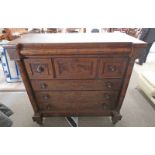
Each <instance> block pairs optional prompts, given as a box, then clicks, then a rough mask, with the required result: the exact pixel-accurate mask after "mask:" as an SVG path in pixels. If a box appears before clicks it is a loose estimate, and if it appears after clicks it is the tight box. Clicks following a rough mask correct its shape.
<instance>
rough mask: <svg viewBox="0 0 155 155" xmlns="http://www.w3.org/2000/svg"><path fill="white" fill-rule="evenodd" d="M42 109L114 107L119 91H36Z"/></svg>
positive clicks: (74, 109)
mask: <svg viewBox="0 0 155 155" xmlns="http://www.w3.org/2000/svg"><path fill="white" fill-rule="evenodd" d="M35 94H36V99H37V101H38V106H39V108H40V110H67V111H68V110H73V111H76V110H87V109H93V110H95V109H103V110H106V109H112V108H114V106H115V101H116V99H117V92H108V91H59V92H58V91H52V92H48V91H47V92H46V91H44V92H36V93H35Z"/></svg>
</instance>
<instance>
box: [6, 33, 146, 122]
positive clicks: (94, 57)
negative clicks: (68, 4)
mask: <svg viewBox="0 0 155 155" xmlns="http://www.w3.org/2000/svg"><path fill="white" fill-rule="evenodd" d="M145 47H146V43H144V42H142V41H140V40H137V39H135V38H133V37H130V36H128V35H126V34H121V33H107V34H27V35H23V36H22V37H21V38H19V39H16V40H14V41H12V42H10V43H9V45H7V46H6V48H7V50H8V53H9V55H10V58H12V59H16V60H17V62H18V65H19V69H20V73H21V76H22V79H23V82H24V84H25V87H26V90H27V93H28V96H29V98H30V101H31V103H32V106H33V109H34V113H35V114H34V117H33V120H34V121H36V122H37V123H42V118H43V117H50V116H112V121H113V123H116V122H117V121H118V120H120V119H121V115H120V109H121V106H122V103H123V99H124V97H125V93H126V90H127V87H128V84H129V80H130V76H131V73H132V68H133V65H134V60H135V59H136V58H138V57H139V56H141V54H143V49H144V48H145ZM21 104H22V103H21Z"/></svg>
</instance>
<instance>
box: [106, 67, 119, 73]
mask: <svg viewBox="0 0 155 155" xmlns="http://www.w3.org/2000/svg"><path fill="white" fill-rule="evenodd" d="M108 69H109V71H111V72H115V71H116V70H117V68H116V66H108Z"/></svg>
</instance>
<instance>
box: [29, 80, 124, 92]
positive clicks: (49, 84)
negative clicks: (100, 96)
mask: <svg viewBox="0 0 155 155" xmlns="http://www.w3.org/2000/svg"><path fill="white" fill-rule="evenodd" d="M121 82H122V80H121V79H107V80H106V79H104V80H31V84H32V87H33V89H34V90H35V91H42V90H119V89H120V87H121Z"/></svg>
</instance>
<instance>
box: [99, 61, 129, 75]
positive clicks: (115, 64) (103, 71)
mask: <svg viewBox="0 0 155 155" xmlns="http://www.w3.org/2000/svg"><path fill="white" fill-rule="evenodd" d="M126 65H127V59H126V58H102V59H100V66H99V78H111V77H113V78H122V77H123V75H124V72H125V69H126Z"/></svg>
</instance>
